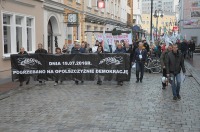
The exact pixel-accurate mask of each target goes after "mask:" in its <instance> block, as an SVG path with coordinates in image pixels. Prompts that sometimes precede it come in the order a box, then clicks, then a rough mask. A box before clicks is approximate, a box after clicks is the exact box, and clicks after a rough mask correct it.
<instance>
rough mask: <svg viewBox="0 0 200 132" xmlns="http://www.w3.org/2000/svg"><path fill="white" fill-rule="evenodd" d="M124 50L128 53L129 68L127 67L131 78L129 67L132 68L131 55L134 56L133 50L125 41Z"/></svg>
mask: <svg viewBox="0 0 200 132" xmlns="http://www.w3.org/2000/svg"><path fill="white" fill-rule="evenodd" d="M124 48H125V51H126V53H128V54H130V69H129V79H130V78H131V68H132V61H133V57H134V51H133V49H132V48H131V46H130V45H129V43H127V42H125V47H124Z"/></svg>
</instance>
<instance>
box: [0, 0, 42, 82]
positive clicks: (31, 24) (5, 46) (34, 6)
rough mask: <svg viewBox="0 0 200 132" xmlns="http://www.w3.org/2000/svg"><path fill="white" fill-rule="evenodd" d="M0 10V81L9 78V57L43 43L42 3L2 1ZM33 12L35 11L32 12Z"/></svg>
mask: <svg viewBox="0 0 200 132" xmlns="http://www.w3.org/2000/svg"><path fill="white" fill-rule="evenodd" d="M0 2H1V6H0V10H1V17H0V21H1V23H0V30H1V32H0V40H1V41H2V42H1V48H0V54H1V58H0V79H2V78H7V77H8V76H10V69H11V64H10V55H11V54H16V53H18V52H19V49H20V48H21V47H24V48H25V50H26V51H28V52H29V53H33V52H34V51H35V49H36V43H40V42H43V28H44V24H43V17H44V14H43V13H42V12H43V1H42V0H34V1H33V0H20V1H19V0H6V1H5V0H2V1H0ZM34 10H35V11H34Z"/></svg>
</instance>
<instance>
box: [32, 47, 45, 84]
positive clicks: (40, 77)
mask: <svg viewBox="0 0 200 132" xmlns="http://www.w3.org/2000/svg"><path fill="white" fill-rule="evenodd" d="M35 54H47V50H45V49H44V48H43V45H42V44H41V43H39V44H38V49H37V50H36V51H35ZM38 80H39V84H41V85H42V84H45V80H44V75H38Z"/></svg>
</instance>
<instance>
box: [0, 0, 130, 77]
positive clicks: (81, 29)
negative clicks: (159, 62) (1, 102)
mask: <svg viewBox="0 0 200 132" xmlns="http://www.w3.org/2000/svg"><path fill="white" fill-rule="evenodd" d="M97 1H98V0H1V1H0V2H1V3H0V4H1V6H0V10H1V18H0V21H1V23H0V30H1V32H0V37H1V40H2V48H0V54H1V56H2V57H1V59H0V79H1V78H7V77H10V76H11V75H10V69H11V64H10V55H11V54H16V53H18V52H19V49H20V48H21V47H24V48H25V50H26V51H28V52H29V53H34V51H35V50H36V49H37V45H38V43H42V44H43V46H44V48H45V49H47V50H48V53H55V47H61V48H62V46H63V45H64V44H69V45H70V44H71V45H72V44H73V42H74V40H80V41H87V42H88V43H89V44H91V45H94V43H95V32H97V31H103V30H108V31H111V30H113V29H114V28H116V27H119V28H122V29H124V28H127V27H131V26H132V25H133V19H132V18H133V13H132V10H133V1H132V0H105V6H106V7H105V8H103V9H99V8H97ZM70 13H71V14H77V21H78V22H77V24H76V25H69V22H68V20H70V19H71V18H68V16H69V15H68V14H70ZM72 18H73V17H72Z"/></svg>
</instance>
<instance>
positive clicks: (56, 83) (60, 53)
mask: <svg viewBox="0 0 200 132" xmlns="http://www.w3.org/2000/svg"><path fill="white" fill-rule="evenodd" d="M55 52H56V55H62V52H61V48H59V47H56V50H55ZM58 81H59V78H58V76H56V78H55V84H54V86H57V85H58ZM62 82H63V81H62V79H61V78H60V83H61V84H62Z"/></svg>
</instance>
